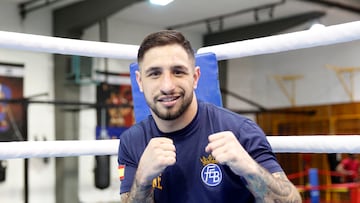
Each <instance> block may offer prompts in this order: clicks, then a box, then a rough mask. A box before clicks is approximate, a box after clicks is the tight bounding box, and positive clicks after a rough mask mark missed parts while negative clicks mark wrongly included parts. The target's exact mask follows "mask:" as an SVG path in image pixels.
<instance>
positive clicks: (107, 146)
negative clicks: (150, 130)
mask: <svg viewBox="0 0 360 203" xmlns="http://www.w3.org/2000/svg"><path fill="white" fill-rule="evenodd" d="M359 39H360V21H356V22H350V23H345V24H340V25H334V26H329V27H325V28H322V29H319V30H306V31H300V32H294V33H289V34H282V35H276V36H270V37H263V38H258V39H252V40H245V41H240V42H233V43H227V44H223V45H216V46H209V47H203V48H200V49H199V50H198V51H197V53H198V54H201V53H208V52H213V53H215V55H216V58H217V60H228V59H235V58H241V57H246V56H255V55H261V54H270V53H278V52H285V51H290V50H297V49H303V48H311V47H318V46H327V45H332V44H337V43H344V42H351V41H355V40H359ZM95 47H96V48H95ZM0 48H4V49H14V50H23V51H33V52H45V53H53V54H65V55H79V56H88V57H103V58H114V59H123V60H136V55H137V50H138V48H139V46H137V45H129V44H115V43H105V42H94V41H85V40H74V39H65V38H58V37H47V36H39V35H31V34H22V33H14V32H4V31H0ZM267 139H268V140H269V142H270V144H271V146H272V148H273V150H274V152H275V153H285V152H286V153H360V135H346V136H345V135H341V136H337V135H331V136H329V135H327V136H323V135H311V136H308V135H302V136H267ZM119 141H120V140H118V139H114V140H67V141H25V142H21V141H17V142H0V160H6V159H24V158H41V157H70V156H95V155H117V150H118V145H119Z"/></svg>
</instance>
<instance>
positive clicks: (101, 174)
mask: <svg viewBox="0 0 360 203" xmlns="http://www.w3.org/2000/svg"><path fill="white" fill-rule="evenodd" d="M95 162H96V166H95V187H96V188H99V189H105V188H108V187H109V186H110V155H101V156H95Z"/></svg>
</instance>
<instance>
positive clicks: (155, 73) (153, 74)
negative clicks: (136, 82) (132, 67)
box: [146, 68, 161, 78]
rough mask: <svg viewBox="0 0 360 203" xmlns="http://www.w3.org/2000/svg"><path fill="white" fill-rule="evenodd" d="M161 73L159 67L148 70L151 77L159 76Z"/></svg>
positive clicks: (147, 74) (147, 73)
mask: <svg viewBox="0 0 360 203" xmlns="http://www.w3.org/2000/svg"><path fill="white" fill-rule="evenodd" d="M160 75H161V71H160V70H159V69H157V68H156V69H151V70H149V71H147V72H146V76H147V77H150V78H157V77H159V76H160Z"/></svg>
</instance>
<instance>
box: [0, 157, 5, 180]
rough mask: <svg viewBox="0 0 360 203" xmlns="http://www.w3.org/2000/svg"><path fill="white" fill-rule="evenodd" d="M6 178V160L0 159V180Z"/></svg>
mask: <svg viewBox="0 0 360 203" xmlns="http://www.w3.org/2000/svg"><path fill="white" fill-rule="evenodd" d="M5 180H6V161H2V160H0V182H4V181H5Z"/></svg>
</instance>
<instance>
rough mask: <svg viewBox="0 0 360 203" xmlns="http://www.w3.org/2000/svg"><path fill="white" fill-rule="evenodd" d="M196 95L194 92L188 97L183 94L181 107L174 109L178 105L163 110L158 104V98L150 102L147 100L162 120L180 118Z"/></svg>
mask: <svg viewBox="0 0 360 203" xmlns="http://www.w3.org/2000/svg"><path fill="white" fill-rule="evenodd" d="M193 97H194V93H193V92H191V94H190V95H189V96H188V97H185V96H184V94H182V98H183V102H182V103H181V105H180V107H178V109H175V110H173V109H174V108H177V107H171V108H167V109H166V110H165V111H164V110H161V109H160V108H159V107H157V106H156V103H157V99H154V102H152V103H150V102H149V101H147V103H148V105H149V107H150V109H151V110H152V111H153V112H154V114H155V115H156V116H157V117H159V118H160V119H162V120H167V121H171V120H175V119H177V118H179V117H180V116H181V115H182V114H183V113H184V112H185V111H186V110H187V109H188V108H189V106H190V104H191V102H192V100H193Z"/></svg>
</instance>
